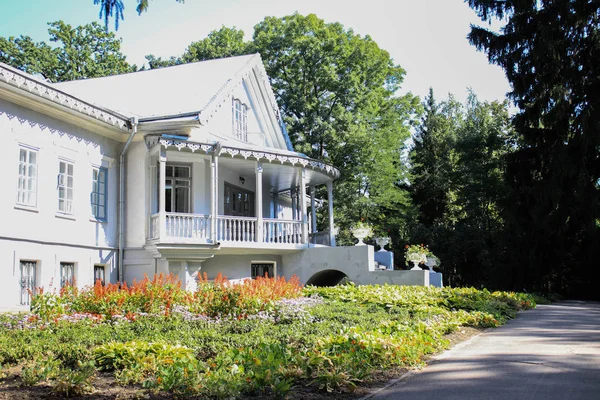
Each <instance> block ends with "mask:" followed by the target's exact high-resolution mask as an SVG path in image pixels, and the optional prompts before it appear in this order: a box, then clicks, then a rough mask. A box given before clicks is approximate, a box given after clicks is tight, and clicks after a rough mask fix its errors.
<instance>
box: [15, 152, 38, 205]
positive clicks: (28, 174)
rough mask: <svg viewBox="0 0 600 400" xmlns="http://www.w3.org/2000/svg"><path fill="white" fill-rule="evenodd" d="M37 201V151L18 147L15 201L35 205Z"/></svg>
mask: <svg viewBox="0 0 600 400" xmlns="http://www.w3.org/2000/svg"><path fill="white" fill-rule="evenodd" d="M36 202H37V151H36V150H32V149H28V148H25V147H21V148H20V149H19V184H18V186H17V203H18V204H22V205H25V206H30V207H35V206H36Z"/></svg>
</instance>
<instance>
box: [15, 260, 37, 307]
mask: <svg viewBox="0 0 600 400" xmlns="http://www.w3.org/2000/svg"><path fill="white" fill-rule="evenodd" d="M31 267H32V268H31ZM19 270H20V272H19V274H20V275H19V284H20V287H21V292H20V293H21V299H20V301H19V304H21V305H23V306H28V305H29V304H30V303H31V297H32V296H33V295H34V294H35V288H36V287H37V280H38V273H39V272H38V270H39V262H38V261H36V260H19ZM24 270H27V272H33V273H32V274H31V273H30V274H27V275H23V272H24ZM29 291H31V293H30V292H29Z"/></svg>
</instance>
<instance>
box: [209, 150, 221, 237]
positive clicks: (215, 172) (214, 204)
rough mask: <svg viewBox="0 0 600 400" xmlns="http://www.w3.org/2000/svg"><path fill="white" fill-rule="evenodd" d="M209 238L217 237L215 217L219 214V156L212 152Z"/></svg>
mask: <svg viewBox="0 0 600 400" xmlns="http://www.w3.org/2000/svg"><path fill="white" fill-rule="evenodd" d="M210 161H211V162H210V238H211V239H212V242H213V243H217V242H218V238H217V217H218V214H219V156H218V155H216V154H213V155H212V157H211V160H210Z"/></svg>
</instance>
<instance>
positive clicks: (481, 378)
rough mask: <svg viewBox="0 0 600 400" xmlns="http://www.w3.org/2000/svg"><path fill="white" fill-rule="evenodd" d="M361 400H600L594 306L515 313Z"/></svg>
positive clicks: (599, 330)
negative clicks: (508, 318) (502, 323)
mask: <svg viewBox="0 0 600 400" xmlns="http://www.w3.org/2000/svg"><path fill="white" fill-rule="evenodd" d="M366 398H370V399H377V400H390V399H402V400H416V399H418V400H430V399H431V400H434V399H436V400H437V399H444V400H453V399H456V400H499V399H526V400H538V399H539V400H554V399H568V400H577V399H582V400H600V303H595V302H580V301H565V302H559V303H555V304H552V305H539V306H538V307H537V308H535V309H533V310H528V311H524V312H521V313H519V315H518V316H517V318H515V319H514V320H512V321H509V322H508V323H507V324H506V325H504V326H502V327H500V328H497V329H490V330H487V331H485V332H484V333H483V334H481V335H478V336H475V337H473V338H471V339H469V340H468V341H466V342H463V343H461V344H459V345H457V346H455V347H454V348H452V349H450V350H448V351H446V352H444V353H442V354H441V355H440V356H438V357H437V358H435V359H434V360H432V361H431V362H430V364H429V365H428V366H427V367H425V368H423V369H422V370H420V371H415V372H410V373H408V374H407V375H405V376H404V377H403V378H400V379H398V380H396V381H394V382H391V383H390V384H389V386H388V387H386V388H384V389H382V390H379V391H377V392H374V393H372V394H371V395H369V396H367V397H366Z"/></svg>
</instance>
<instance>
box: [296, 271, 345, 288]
mask: <svg viewBox="0 0 600 400" xmlns="http://www.w3.org/2000/svg"><path fill="white" fill-rule="evenodd" d="M347 277H348V275H346V274H345V273H343V272H342V271H338V270H337V269H326V270H323V271H319V272H317V273H316V274H314V275H313V276H311V277H310V279H309V280H308V281H306V284H307V285H314V286H335V285H337V284H338V283H340V281H341V280H342V279H344V278H347Z"/></svg>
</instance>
